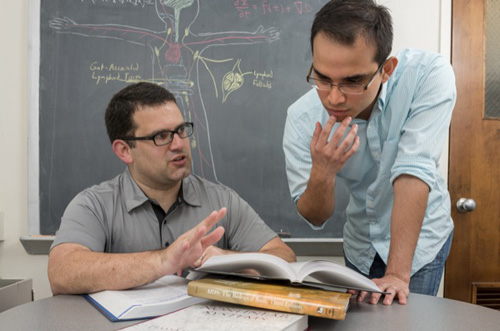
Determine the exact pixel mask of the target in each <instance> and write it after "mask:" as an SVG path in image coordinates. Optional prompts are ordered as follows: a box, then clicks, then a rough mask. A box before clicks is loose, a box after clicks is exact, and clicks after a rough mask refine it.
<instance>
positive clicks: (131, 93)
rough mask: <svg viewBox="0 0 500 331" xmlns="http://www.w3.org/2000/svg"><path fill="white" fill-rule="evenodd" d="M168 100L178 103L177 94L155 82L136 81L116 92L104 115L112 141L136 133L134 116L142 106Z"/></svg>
mask: <svg viewBox="0 0 500 331" xmlns="http://www.w3.org/2000/svg"><path fill="white" fill-rule="evenodd" d="M166 102H174V103H176V101H175V96H174V95H173V94H172V93H170V92H169V91H167V90H166V89H165V88H163V87H161V86H159V85H157V84H153V83H147V82H140V83H135V84H132V85H129V86H127V87H125V88H124V89H122V90H121V91H119V92H118V93H116V94H115V95H114V96H113V98H112V99H111V101H110V102H109V104H108V107H107V108H106V114H105V116H104V119H105V122H106V130H107V131H108V137H109V140H110V141H111V143H113V141H115V140H116V139H120V138H124V137H128V136H130V135H132V134H133V133H134V131H135V129H136V128H137V127H136V124H135V123H134V121H133V116H134V113H135V112H136V111H137V110H138V109H139V108H140V107H141V106H156V105H162V104H165V103H166ZM127 143H128V144H129V146H130V147H135V142H134V141H127Z"/></svg>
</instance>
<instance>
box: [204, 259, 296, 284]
mask: <svg viewBox="0 0 500 331" xmlns="http://www.w3.org/2000/svg"><path fill="white" fill-rule="evenodd" d="M245 269H253V270H255V271H257V272H258V273H259V274H260V275H261V276H265V277H267V278H276V279H288V280H290V281H292V282H295V281H296V273H295V271H294V269H293V268H292V267H291V266H290V264H289V263H288V262H286V261H285V260H283V259H282V258H279V257H277V256H274V255H270V254H264V253H241V254H229V255H218V256H213V257H211V258H210V259H208V260H207V261H206V262H205V263H204V264H203V265H202V266H201V267H199V268H197V269H195V270H196V271H203V272H213V271H222V272H226V273H238V272H242V271H244V270H245Z"/></svg>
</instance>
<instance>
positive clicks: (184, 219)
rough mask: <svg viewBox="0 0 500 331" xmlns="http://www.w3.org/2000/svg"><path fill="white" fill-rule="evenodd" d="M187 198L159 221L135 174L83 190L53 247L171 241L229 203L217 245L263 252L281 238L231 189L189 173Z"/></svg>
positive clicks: (125, 246)
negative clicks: (60, 245)
mask: <svg viewBox="0 0 500 331" xmlns="http://www.w3.org/2000/svg"><path fill="white" fill-rule="evenodd" d="M181 196H182V199H180V203H178V204H177V206H176V207H174V208H173V210H171V211H170V212H169V213H168V215H166V216H165V218H164V220H163V222H161V224H160V223H159V220H158V218H157V216H156V214H155V212H154V210H153V207H152V205H151V201H150V200H149V198H148V197H147V196H146V195H145V194H144V193H143V192H142V190H141V189H140V188H139V187H138V186H137V184H136V183H135V182H134V180H133V178H132V176H131V175H130V172H129V171H128V169H127V170H125V172H124V173H122V174H121V175H119V176H117V177H115V178H113V179H111V180H108V181H105V182H103V183H101V184H99V185H94V186H92V187H90V188H88V189H86V190H84V191H82V192H81V193H79V194H78V195H77V196H76V197H75V198H74V199H73V200H72V201H71V202H70V203H69V205H68V207H67V208H66V210H65V212H64V215H63V217H62V221H61V226H60V228H59V231H57V233H56V238H55V240H54V243H53V244H52V247H51V248H53V247H55V246H57V245H59V244H61V243H77V244H81V245H84V246H86V247H88V248H89V249H90V250H92V251H94V252H107V253H134V252H142V251H149V250H156V249H160V248H162V247H165V246H167V245H168V244H170V243H172V242H173V241H174V240H175V239H176V238H178V237H179V236H180V235H181V234H183V233H184V232H186V231H188V230H189V229H191V228H193V227H194V226H195V225H197V224H198V223H199V222H201V221H202V220H203V219H205V218H206V217H207V216H208V215H209V214H210V213H211V212H212V211H214V210H218V209H220V208H222V207H227V214H226V216H224V218H223V219H222V220H220V221H219V223H218V225H222V226H223V227H224V229H225V233H224V236H223V237H222V239H221V240H219V242H217V243H216V244H215V245H216V246H218V247H220V248H222V249H230V250H235V251H245V252H251V251H258V250H259V249H260V248H262V246H263V245H264V244H266V243H267V242H268V241H269V240H271V239H273V238H274V237H276V233H275V232H274V231H272V230H271V229H270V228H269V227H268V226H267V225H266V224H265V223H264V221H262V219H261V218H260V217H259V215H257V213H256V212H255V211H254V210H253V209H252V208H251V207H250V206H249V205H248V203H246V202H245V201H244V200H243V199H242V198H240V197H239V196H238V194H236V192H234V191H233V190H231V189H230V188H228V187H226V186H224V185H221V184H214V183H212V182H209V181H207V180H205V179H203V178H201V177H198V176H195V175H190V176H188V177H186V178H185V179H184V180H183V182H182V195H181Z"/></svg>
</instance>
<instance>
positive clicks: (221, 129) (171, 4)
mask: <svg viewBox="0 0 500 331" xmlns="http://www.w3.org/2000/svg"><path fill="white" fill-rule="evenodd" d="M325 2H326V0H309V1H308V0H304V1H296V0H272V1H271V0H210V1H209V0H205V1H199V0H157V1H155V0H42V1H41V3H40V8H41V10H40V72H39V123H38V124H39V209H40V233H41V234H46V235H51V234H54V233H55V232H56V230H57V229H58V227H59V224H60V219H61V216H62V214H63V212H64V209H65V208H66V205H67V204H68V203H69V201H70V200H71V199H72V198H73V197H74V196H75V195H76V194H77V193H78V192H80V191H81V190H83V189H84V188H86V187H89V186H91V185H93V184H97V183H100V182H101V181H104V180H107V179H110V178H112V177H114V176H116V175H117V174H119V173H121V172H122V171H123V170H124V169H125V165H124V164H123V163H122V162H121V161H120V160H119V159H118V158H117V157H116V156H115V155H114V153H113V151H112V149H111V145H110V142H109V140H108V138H107V135H106V130H105V127H104V111H105V108H106V105H107V103H108V102H109V100H110V98H111V97H112V95H113V94H114V93H116V92H117V91H119V90H120V89H122V88H123V87H125V86H126V85H128V84H131V83H133V82H137V81H149V82H156V83H158V84H162V85H163V86H165V87H167V88H168V89H169V90H170V91H171V92H173V93H174V94H175V96H176V98H177V102H178V104H179V107H180V108H181V110H182V112H183V115H184V117H185V118H186V120H188V121H193V122H194V123H195V135H194V136H193V139H192V140H191V147H192V154H193V172H194V173H196V174H198V175H201V176H203V177H205V178H207V179H209V180H211V181H216V182H220V183H223V184H225V185H227V186H229V187H231V188H233V189H235V190H236V191H237V192H238V193H239V194H240V195H241V196H242V197H243V198H244V199H245V200H246V201H248V202H249V204H250V205H251V206H252V207H254V209H255V210H256V211H257V212H258V213H259V215H260V216H261V217H262V219H264V220H265V221H266V222H267V223H268V224H269V225H270V227H271V228H272V229H273V230H275V231H277V232H280V231H283V232H289V233H290V234H291V237H293V238H340V237H342V227H343V223H344V210H345V204H346V199H347V195H346V194H341V193H342V192H341V193H338V195H337V196H338V197H339V198H338V199H337V200H338V204H337V208H336V214H335V215H333V217H332V218H333V219H332V220H330V222H328V224H327V225H326V227H325V228H324V229H323V230H322V231H315V230H312V229H311V228H310V227H309V225H307V224H306V223H305V222H304V221H303V220H302V219H301V218H300V217H299V216H298V214H297V210H296V207H295V205H294V203H293V202H292V201H291V198H290V193H289V189H288V183H287V178H286V173H285V161H284V154H283V150H282V147H281V144H282V137H283V130H284V123H285V118H286V110H287V108H288V106H289V105H290V104H291V103H292V102H293V101H295V100H296V99H297V98H298V97H300V96H301V95H302V94H303V93H305V92H306V91H307V90H308V89H309V88H310V87H309V86H308V84H307V82H306V81H305V76H306V74H307V70H308V69H309V66H310V63H311V52H310V46H309V30H310V26H311V23H312V20H313V17H314V14H315V13H316V12H317V11H318V10H319V8H321V7H322V6H323V4H324V3H325ZM338 190H341V191H342V190H344V189H343V188H342V187H340V188H338ZM338 192H339V191H338Z"/></svg>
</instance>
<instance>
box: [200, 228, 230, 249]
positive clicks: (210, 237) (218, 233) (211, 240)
mask: <svg viewBox="0 0 500 331" xmlns="http://www.w3.org/2000/svg"><path fill="white" fill-rule="evenodd" d="M224 231H225V230H224V228H223V227H222V226H219V227H218V228H217V229H215V230H213V231H212V232H210V233H209V234H207V235H206V236H205V237H203V238H201V245H202V246H203V248H207V247H208V246H211V245H213V244H215V243H216V242H218V241H219V239H220V238H222V235H223V234H224Z"/></svg>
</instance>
